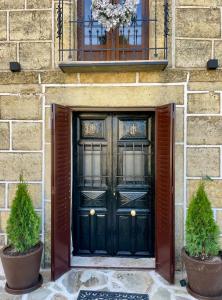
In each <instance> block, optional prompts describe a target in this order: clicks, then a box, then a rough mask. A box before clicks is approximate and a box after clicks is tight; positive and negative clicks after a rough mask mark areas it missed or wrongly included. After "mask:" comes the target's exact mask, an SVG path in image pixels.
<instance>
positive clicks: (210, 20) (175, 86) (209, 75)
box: [0, 0, 222, 267]
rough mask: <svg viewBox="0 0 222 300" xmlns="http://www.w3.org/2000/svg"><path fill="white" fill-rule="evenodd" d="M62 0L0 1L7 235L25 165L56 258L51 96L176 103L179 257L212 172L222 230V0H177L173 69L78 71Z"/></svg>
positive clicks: (2, 188)
mask: <svg viewBox="0 0 222 300" xmlns="http://www.w3.org/2000/svg"><path fill="white" fill-rule="evenodd" d="M67 2H68V1H67ZM57 4H58V3H57V1H51V0H41V1H40V0H17V1H13V0H7V1H6V0H0V243H1V245H3V244H5V243H6V242H7V236H6V234H5V228H6V220H7V218H8V215H9V211H10V206H11V202H12V199H13V196H14V194H15V188H16V183H17V182H18V178H19V174H20V172H21V171H22V172H23V174H24V178H25V180H26V181H27V182H28V184H29V188H30V193H31V195H32V197H33V201H34V205H35V208H36V210H37V211H38V213H39V214H40V215H41V218H42V231H41V234H42V239H43V241H44V242H45V251H44V263H45V266H48V265H49V263H50V247H51V243H50V234H51V227H50V226H51V221H50V217H51V215H50V208H51V181H50V180H51V179H50V178H51V117H50V112H51V103H58V104H63V105H70V106H102V107H103V106H104V107H108V106H113V107H118V106H122V107H124V106H126V107H130V106H134V107H135V106H157V105H162V104H166V103H171V102H175V103H176V141H175V160H176V162H175V178H176V180H175V185H176V193H175V217H176V221H175V227H176V238H175V240H176V256H177V258H179V253H180V249H181V247H182V246H183V243H184V221H185V215H186V208H187V205H188V203H189V199H190V197H191V195H192V193H193V192H194V191H195V189H196V187H197V184H198V181H199V179H201V177H202V176H204V175H209V176H211V177H212V178H213V179H214V180H213V181H212V182H210V183H208V184H207V192H208V194H209V197H210V199H211V201H212V207H213V210H214V215H215V218H216V220H217V221H218V223H219V225H220V228H221V231H222V70H221V67H222V21H221V20H222V1H221V0H201V1H200V0H198V1H196V0H170V1H169V5H170V25H169V28H170V32H169V33H170V34H169V58H168V60H169V62H168V66H167V68H166V69H165V70H164V71H161V70H160V71H159V70H158V71H157V70H156V71H155V70H148V71H141V72H140V71H139V72H135V71H131V72H112V73H110V72H107V73H106V72H102V73H101V72H94V73H87V72H79V73H69V74H66V73H63V72H62V71H61V70H60V69H59V68H58V41H57V39H56V35H57V30H56V5H57ZM210 58H217V59H219V69H217V70H213V71H207V69H206V63H207V61H208V60H209V59H210ZM10 61H18V62H20V64H21V67H22V72H21V73H11V72H10V71H9V62H10ZM221 244H222V237H221ZM177 261H178V267H180V260H179V259H178V260H177Z"/></svg>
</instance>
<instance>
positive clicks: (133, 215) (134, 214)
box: [130, 209, 136, 217]
mask: <svg viewBox="0 0 222 300" xmlns="http://www.w3.org/2000/svg"><path fill="white" fill-rule="evenodd" d="M130 213H131V216H132V217H135V216H136V211H135V209H132V210H131V212H130Z"/></svg>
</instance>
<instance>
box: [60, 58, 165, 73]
mask: <svg viewBox="0 0 222 300" xmlns="http://www.w3.org/2000/svg"><path fill="white" fill-rule="evenodd" d="M167 65H168V61H167V60H127V61H64V62H60V64H59V67H60V69H61V70H62V71H63V72H64V73H76V72H139V71H141V72H142V71H151V70H152V71H153V70H164V69H165V68H166V67H167Z"/></svg>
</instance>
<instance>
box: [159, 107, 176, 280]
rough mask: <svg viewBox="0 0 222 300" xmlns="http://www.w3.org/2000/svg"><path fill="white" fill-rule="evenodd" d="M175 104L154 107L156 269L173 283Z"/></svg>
mask: <svg viewBox="0 0 222 300" xmlns="http://www.w3.org/2000/svg"><path fill="white" fill-rule="evenodd" d="M174 116H175V104H169V105H164V106H161V107H158V108H157V109H156V270H157V272H158V273H159V274H160V275H161V276H163V277H164V278H165V279H166V280H167V281H169V282H171V283H173V282H174V272H175V258H174V257H175V253H174V252H175V251H174Z"/></svg>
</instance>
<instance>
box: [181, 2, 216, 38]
mask: <svg viewBox="0 0 222 300" xmlns="http://www.w3.org/2000/svg"><path fill="white" fill-rule="evenodd" d="M176 36H177V37H188V38H220V36H221V16H220V9H219V8H193V7H192V8H177V9H176Z"/></svg>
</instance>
